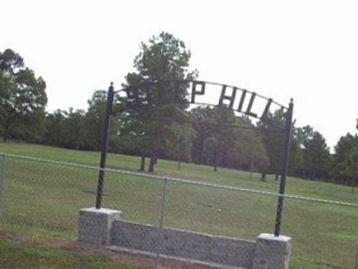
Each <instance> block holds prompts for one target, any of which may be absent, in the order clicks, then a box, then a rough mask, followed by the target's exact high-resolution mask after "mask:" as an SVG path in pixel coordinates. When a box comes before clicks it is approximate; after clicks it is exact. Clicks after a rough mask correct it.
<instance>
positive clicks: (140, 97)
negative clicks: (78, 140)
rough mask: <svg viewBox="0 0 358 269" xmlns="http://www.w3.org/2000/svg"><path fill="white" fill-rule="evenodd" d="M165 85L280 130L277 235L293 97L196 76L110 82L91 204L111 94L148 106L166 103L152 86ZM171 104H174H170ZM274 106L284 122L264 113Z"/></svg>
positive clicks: (98, 203)
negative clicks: (279, 98)
mask: <svg viewBox="0 0 358 269" xmlns="http://www.w3.org/2000/svg"><path fill="white" fill-rule="evenodd" d="M156 87H157V88H160V87H165V89H168V91H169V93H171V94H174V95H175V94H176V93H177V92H178V90H179V89H183V87H184V88H185V89H186V90H187V89H190V93H189V98H187V99H188V100H187V101H188V103H189V104H196V105H205V106H225V107H227V108H230V109H232V110H233V111H234V112H236V113H241V114H244V115H246V116H249V117H252V118H255V119H259V120H261V121H262V122H264V123H266V124H268V125H272V126H275V127H276V129H277V131H278V132H282V133H284V143H283V158H282V161H281V173H280V184H279V190H278V192H279V197H278V201H277V210H276V221H275V227H274V234H275V236H279V235H280V232H281V221H282V210H283V203H284V195H285V188H286V177H287V170H288V161H289V151H290V141H291V131H292V116H293V106H294V105H293V99H291V100H290V102H289V104H288V106H284V105H282V104H280V103H278V102H276V101H274V100H273V99H272V98H267V97H264V96H262V95H260V94H257V93H255V92H252V91H248V90H246V89H242V88H239V87H236V86H231V85H226V84H219V83H213V82H207V81H200V80H175V81H147V82H144V83H141V84H138V85H134V86H128V87H124V88H123V89H121V90H118V91H115V90H114V87H113V83H111V85H110V87H109V89H108V94H107V104H106V113H105V118H104V125H103V131H102V138H101V159H100V164H99V175H98V185H97V193H96V201H95V206H96V208H97V209H99V208H101V206H102V196H103V185H104V177H105V170H106V157H107V151H108V141H109V129H110V120H111V116H112V115H113V114H114V113H115V112H114V111H113V104H114V97H115V94H119V93H120V92H123V93H125V94H126V97H127V99H128V100H130V101H129V102H128V103H127V104H125V107H130V106H133V105H134V106H135V105H137V104H139V103H143V102H144V103H145V104H146V105H149V106H155V105H163V104H168V103H166V102H165V97H162V96H158V95H155V94H153V93H154V90H153V89H155V88H156ZM209 90H210V91H211V90H216V91H218V95H217V99H216V100H213V101H211V102H202V101H198V98H200V97H205V95H206V94H207V92H208V91H209ZM257 100H260V101H261V102H262V101H263V102H264V105H262V106H261V107H260V111H259V110H255V109H254V104H255V102H257ZM171 105H175V104H173V103H172V104H171ZM273 106H276V107H278V108H280V109H282V110H283V111H284V112H285V113H284V115H285V123H284V126H279V125H277V124H275V123H274V122H272V121H270V120H269V118H268V115H269V113H270V109H271V108H272V107H273ZM234 127H236V128H241V127H240V126H234Z"/></svg>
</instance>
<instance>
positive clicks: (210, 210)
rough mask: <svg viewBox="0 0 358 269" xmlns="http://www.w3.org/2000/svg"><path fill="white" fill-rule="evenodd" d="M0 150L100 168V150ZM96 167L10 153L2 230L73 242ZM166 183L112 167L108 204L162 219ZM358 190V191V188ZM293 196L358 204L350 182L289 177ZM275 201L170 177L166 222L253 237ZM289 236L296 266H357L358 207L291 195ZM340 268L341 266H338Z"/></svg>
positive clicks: (267, 227) (134, 163)
mask: <svg viewBox="0 0 358 269" xmlns="http://www.w3.org/2000/svg"><path fill="white" fill-rule="evenodd" d="M0 152H6V153H10V154H19V155H27V156H34V157H39V158H44V159H51V160H60V161H66V162H73V163H80V164H91V165H98V161H99V153H98V152H84V151H74V150H66V149H60V148H54V147H47V146H40V145H28V144H11V143H8V144H0ZM107 163H108V167H111V168H116V169H126V170H132V171H133V170H136V169H137V168H138V166H139V158H138V157H133V156H125V155H117V154H109V156H108V162H107ZM156 173H157V174H159V175H168V176H175V177H180V178H186V179H191V180H195V181H199V182H207V183H216V184H223V185H227V186H234V187H241V188H250V189H256V190H262V191H272V192H277V189H278V182H277V181H275V180H274V179H273V178H272V177H269V178H268V180H267V182H261V181H260V175H259V174H256V173H254V174H253V176H252V179H250V175H249V173H247V172H242V171H237V170H232V169H219V171H218V172H217V173H214V172H213V171H212V168H211V167H208V166H204V165H194V164H190V163H184V164H182V168H181V170H180V171H179V170H177V165H176V163H175V162H171V161H166V160H159V162H158V165H157V166H156ZM96 183H97V171H96V170H94V169H85V168H80V167H77V168H76V167H67V166H62V165H55V164H47V163H43V162H36V161H29V160H24V159H19V158H14V157H12V158H7V160H6V178H5V182H4V197H3V208H4V211H3V215H2V225H1V228H2V229H6V230H10V231H14V232H17V233H21V234H30V235H34V234H40V235H46V236H55V237H61V238H67V239H75V238H76V231H77V215H78V210H79V208H82V207H89V206H92V205H93V203H94V199H95V190H96ZM162 189H163V183H162V182H161V181H159V180H153V179H151V178H149V177H142V176H136V175H124V174H120V173H116V172H108V173H107V175H106V180H105V195H104V201H103V205H104V207H108V208H115V209H120V210H122V211H123V214H124V218H126V219H130V220H134V221H140V222H145V223H152V224H157V223H158V220H159V213H160V204H161V198H162ZM357 192H358V191H357ZM287 193H288V194H291V195H302V196H309V197H313V198H318V199H327V200H340V201H344V202H350V203H355V204H358V194H357V193H352V190H351V188H350V187H346V186H342V185H335V184H331V183H322V182H315V181H308V180H302V179H299V178H291V177H289V178H288V182H287ZM276 202H277V198H276V197H274V196H265V195H259V194H253V193H247V192H240V191H237V190H225V189H222V188H213V187H205V186H199V185H190V184H183V183H180V182H170V184H169V193H168V205H167V208H166V215H165V223H164V224H165V225H166V226H170V227H175V228H183V229H190V230H196V231H200V232H207V233H213V234H220V235H228V236H235V237H241V238H247V239H255V238H256V236H257V235H258V234H259V233H261V232H272V231H273V226H274V219H275V211H276ZM283 233H284V234H285V235H289V236H292V238H293V242H294V248H293V260H292V262H291V268H294V269H298V268H317V269H318V268H320V269H323V268H351V267H352V260H353V253H354V250H355V246H356V244H357V242H358V209H357V208H353V207H344V206H339V205H329V204H324V203H313V202H308V201H301V200H295V199H286V206H285V215H284V219H283ZM337 266H338V267H337Z"/></svg>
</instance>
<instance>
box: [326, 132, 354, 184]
mask: <svg viewBox="0 0 358 269" xmlns="http://www.w3.org/2000/svg"><path fill="white" fill-rule="evenodd" d="M357 146H358V137H357V135H352V134H350V133H348V134H346V135H345V136H342V137H341V138H340V139H339V140H338V142H337V145H336V146H335V147H334V155H333V161H332V167H331V176H332V177H333V178H334V179H335V181H336V182H346V181H350V178H351V177H350V175H349V173H347V163H349V158H350V155H351V154H352V153H353V149H355V148H356V147H357Z"/></svg>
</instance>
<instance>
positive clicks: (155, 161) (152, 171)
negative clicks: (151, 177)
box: [148, 156, 157, 173]
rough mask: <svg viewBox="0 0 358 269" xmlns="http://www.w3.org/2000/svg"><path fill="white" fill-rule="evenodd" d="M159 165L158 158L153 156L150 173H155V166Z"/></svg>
mask: <svg viewBox="0 0 358 269" xmlns="http://www.w3.org/2000/svg"><path fill="white" fill-rule="evenodd" d="M156 163H157V157H155V156H153V157H151V158H150V161H149V167H148V172H149V173H154V165H155V164H156Z"/></svg>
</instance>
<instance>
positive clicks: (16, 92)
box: [0, 49, 47, 142]
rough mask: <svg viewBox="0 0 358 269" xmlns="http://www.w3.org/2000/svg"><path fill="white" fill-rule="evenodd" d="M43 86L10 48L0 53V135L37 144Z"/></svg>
mask: <svg viewBox="0 0 358 269" xmlns="http://www.w3.org/2000/svg"><path fill="white" fill-rule="evenodd" d="M45 89H46V83H45V81H44V80H43V79H42V78H41V77H36V76H35V73H34V71H32V70H31V69H29V68H27V67H25V65H24V61H23V59H22V57H21V56H20V55H19V54H17V53H16V52H14V51H13V50H11V49H7V50H5V51H4V52H0V112H1V113H0V132H1V136H2V137H3V140H4V141H6V140H7V139H8V138H10V137H11V138H17V139H24V140H26V141H31V142H34V141H38V140H39V139H40V138H41V135H42V132H43V130H44V124H45V107H46V104H47V95H46V92H45Z"/></svg>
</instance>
